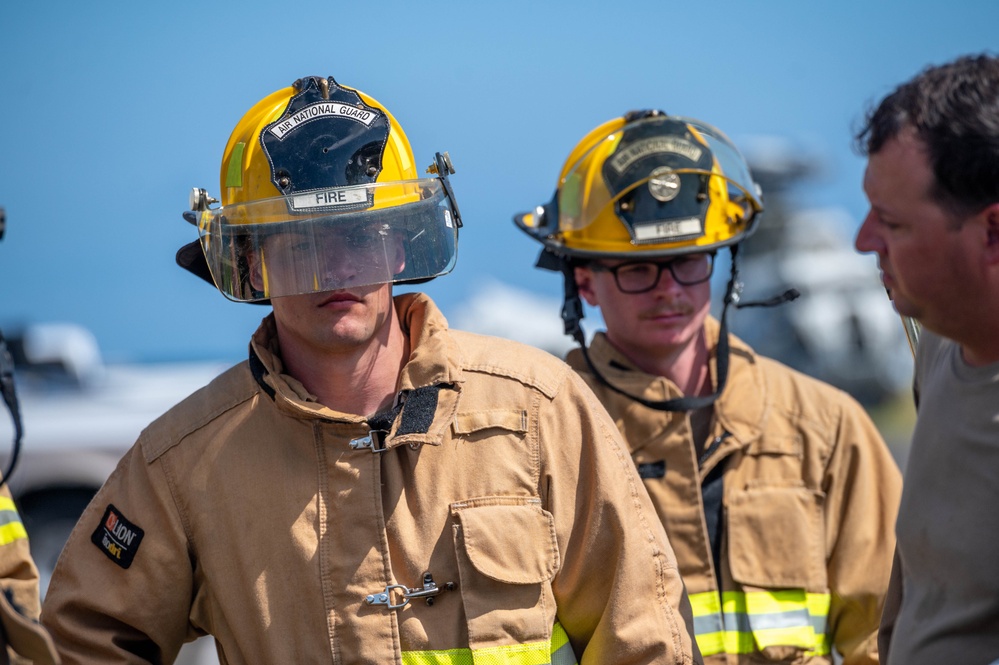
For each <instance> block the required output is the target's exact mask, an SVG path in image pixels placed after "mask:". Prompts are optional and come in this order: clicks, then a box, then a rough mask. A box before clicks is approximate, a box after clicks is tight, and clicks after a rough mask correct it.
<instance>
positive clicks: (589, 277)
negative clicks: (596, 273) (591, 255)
mask: <svg viewBox="0 0 999 665" xmlns="http://www.w3.org/2000/svg"><path fill="white" fill-rule="evenodd" d="M572 270H573V276H574V277H575V278H576V288H577V289H578V290H579V295H581V296H583V300H585V301H586V303H587V304H588V305H589V306H590V307H598V306H599V305H600V302H599V300H598V299H597V294H596V291H594V290H593V270H592V269H591V268H588V267H586V266H582V267H579V268H573V269H572Z"/></svg>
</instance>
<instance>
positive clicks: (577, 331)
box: [562, 243, 800, 411]
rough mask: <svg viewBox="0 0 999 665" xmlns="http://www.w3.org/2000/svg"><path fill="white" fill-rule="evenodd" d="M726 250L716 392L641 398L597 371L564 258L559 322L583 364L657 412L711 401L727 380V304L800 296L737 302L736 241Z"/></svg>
mask: <svg viewBox="0 0 999 665" xmlns="http://www.w3.org/2000/svg"><path fill="white" fill-rule="evenodd" d="M729 251H730V252H731V255H732V274H731V277H729V280H728V285H727V286H726V287H725V298H724V300H723V304H722V311H721V317H720V319H719V322H720V327H719V333H718V347H717V352H716V358H717V369H718V372H717V374H718V381H717V386H716V389H715V392H714V393H712V394H710V395H700V396H685V397H676V398H673V399H668V400H662V401H653V400H647V399H645V398H644V397H640V396H638V395H633V394H631V393H629V392H628V391H626V390H623V389H621V388H618V387H617V386H615V385H614V384H613V383H611V382H610V381H608V380H607V378H606V377H605V376H604V375H603V374H601V373H600V371H599V370H598V369H597V367H596V365H594V363H593V361H592V360H591V359H590V354H589V351H588V349H587V348H586V339H585V337H584V335H583V329H582V327H581V326H580V320H581V319H582V318H583V303H582V301H581V300H580V297H579V288H578V287H577V286H576V277H575V274H574V272H573V267H572V265H571V264H570V262H569V261H563V262H562V265H563V268H562V275H563V278H564V279H565V302H564V303H563V305H562V321H563V322H564V324H565V332H566V334H567V335H572V338H573V339H575V340H576V342H577V343H578V344H579V349H580V351H582V353H583V358H584V359H585V360H586V364H587V366H588V367H589V368H590V371H591V372H593V376H595V377H597V380H598V381H599V382H600V383H602V384H603V385H605V386H607V387H608V388H610V389H611V390H613V391H614V392H616V393H618V394H619V395H624V396H625V397H627V398H628V399H631V400H634V401H636V402H638V403H639V404H641V405H642V406H646V407H648V408H650V409H655V410H657V411H696V410H697V409H702V408H704V407H706V406H710V405H711V404H713V403H714V401H715V400H717V399H718V397H719V396H720V395H721V394H722V392H723V391H724V390H725V383H726V381H727V380H728V360H729V340H728V307H729V305H733V304H734V305H735V306H736V308H737V309H739V308H742V307H772V306H774V305H779V304H781V303H784V302H788V301H791V300H794V299H795V298H797V297H798V296H799V295H800V294H799V292H798V291H797V290H796V289H788V290H787V291H785V292H784V293H782V294H781V295H779V296H775V297H773V298H769V299H768V300H762V301H752V302H746V303H740V302H739V296H740V294H741V292H742V282H740V281H739V269H738V262H737V260H736V257H737V255H738V251H739V245H738V243H737V244H734V245H730V246H729Z"/></svg>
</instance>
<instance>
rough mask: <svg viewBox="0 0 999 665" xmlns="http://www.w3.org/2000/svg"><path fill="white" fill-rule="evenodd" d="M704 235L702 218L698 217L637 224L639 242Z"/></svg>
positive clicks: (636, 235)
mask: <svg viewBox="0 0 999 665" xmlns="http://www.w3.org/2000/svg"><path fill="white" fill-rule="evenodd" d="M702 235H704V229H703V228H702V227H701V220H700V219H699V218H697V217H689V218H687V219H675V220H670V221H668V222H655V223H652V224H641V225H639V224H636V225H635V240H637V241H638V242H655V241H671V240H683V239H686V238H697V237H700V236H702Z"/></svg>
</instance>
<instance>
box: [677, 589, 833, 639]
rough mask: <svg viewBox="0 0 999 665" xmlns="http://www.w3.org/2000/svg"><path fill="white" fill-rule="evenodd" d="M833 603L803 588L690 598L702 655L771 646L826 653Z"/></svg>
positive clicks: (697, 594) (695, 632) (705, 595)
mask: <svg viewBox="0 0 999 665" xmlns="http://www.w3.org/2000/svg"><path fill="white" fill-rule="evenodd" d="M829 603H830V597H829V594H824V593H806V592H805V591H804V590H803V589H784V590H779V591H751V592H749V593H745V592H742V591H726V592H724V593H723V594H722V595H721V597H719V595H718V593H716V592H714V591H708V592H704V593H695V594H691V595H690V604H691V608H692V609H693V614H694V634H695V638H696V640H697V646H698V648H699V649H700V651H701V655H704V656H712V655H715V654H720V653H730V654H745V653H754V652H756V651H759V650H762V649H764V648H766V647H768V646H796V647H800V648H802V649H805V650H806V652H807V654H809V655H825V654H828V653H829V652H830V644H829V636H828V635H827V625H828V616H829Z"/></svg>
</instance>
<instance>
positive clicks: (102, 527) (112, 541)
mask: <svg viewBox="0 0 999 665" xmlns="http://www.w3.org/2000/svg"><path fill="white" fill-rule="evenodd" d="M143 535H145V534H144V532H143V530H142V529H140V528H139V527H138V526H136V525H135V524H132V523H131V522H129V521H128V520H127V519H125V516H124V515H122V514H121V511H120V510H118V509H117V508H115V507H114V506H113V505H112V504H108V507H107V509H106V510H105V511H104V517H102V518H101V523H100V524H99V525H98V526H97V530H96V531H94V533H93V535H91V536H90V542H92V543H93V544H94V545H97V548H98V549H99V550H100V551H102V552H104V554H105V555H106V556H107V557H108V558H109V559H111V560H112V561H114V562H115V563H116V564H118V565H119V566H121V567H122V568H128V567H129V566H131V565H132V559H134V558H135V553H136V552H137V551H138V549H139V544H140V543H141V542H142V537H143Z"/></svg>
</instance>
